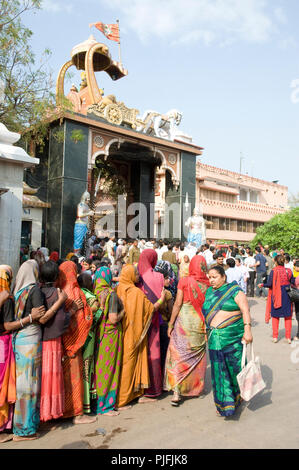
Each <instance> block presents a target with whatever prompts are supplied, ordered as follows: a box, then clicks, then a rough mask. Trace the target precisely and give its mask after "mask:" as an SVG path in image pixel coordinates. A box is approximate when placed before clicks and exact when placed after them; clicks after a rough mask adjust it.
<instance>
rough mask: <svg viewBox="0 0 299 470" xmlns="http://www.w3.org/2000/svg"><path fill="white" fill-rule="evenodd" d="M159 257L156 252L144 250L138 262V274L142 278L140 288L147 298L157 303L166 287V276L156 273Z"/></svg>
mask: <svg viewBox="0 0 299 470" xmlns="http://www.w3.org/2000/svg"><path fill="white" fill-rule="evenodd" d="M157 260H158V255H157V253H156V251H155V250H152V249H146V250H144V251H143V252H142V253H141V255H140V258H139V261H138V272H139V274H140V276H141V282H140V286H139V287H140V288H141V290H142V291H143V292H144V293H145V294H146V295H147V298H148V299H149V300H150V301H151V302H152V303H155V302H156V301H157V300H158V299H159V298H160V295H161V293H162V290H163V287H164V276H163V274H161V273H157V272H155V271H154V268H155V266H156V264H157Z"/></svg>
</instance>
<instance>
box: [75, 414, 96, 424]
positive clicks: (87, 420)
mask: <svg viewBox="0 0 299 470" xmlns="http://www.w3.org/2000/svg"><path fill="white" fill-rule="evenodd" d="M96 420H97V417H96V416H87V415H82V416H75V418H74V419H73V423H74V424H91V423H95V422H96Z"/></svg>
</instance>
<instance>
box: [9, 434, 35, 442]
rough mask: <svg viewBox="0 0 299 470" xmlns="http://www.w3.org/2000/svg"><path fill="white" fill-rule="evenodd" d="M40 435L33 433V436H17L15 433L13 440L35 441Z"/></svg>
mask: <svg viewBox="0 0 299 470" xmlns="http://www.w3.org/2000/svg"><path fill="white" fill-rule="evenodd" d="M38 437H39V436H38V434H32V435H31V436H17V435H16V434H14V435H13V438H12V440H13V441H15V442H20V441H33V440H34V439H38Z"/></svg>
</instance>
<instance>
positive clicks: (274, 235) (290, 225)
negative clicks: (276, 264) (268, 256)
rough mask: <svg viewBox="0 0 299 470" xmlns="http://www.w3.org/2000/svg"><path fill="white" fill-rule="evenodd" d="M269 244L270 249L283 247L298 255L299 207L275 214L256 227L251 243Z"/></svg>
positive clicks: (253, 244)
mask: <svg viewBox="0 0 299 470" xmlns="http://www.w3.org/2000/svg"><path fill="white" fill-rule="evenodd" d="M257 243H262V244H263V245H269V247H270V249H273V248H283V249H284V250H285V251H286V252H288V253H289V254H290V255H292V256H298V255H299V207H295V208H293V209H291V210H290V211H288V212H285V213H284V214H278V215H275V216H274V217H273V218H272V219H271V220H269V221H268V222H266V223H265V224H264V225H262V226H261V227H259V228H258V229H257V233H256V236H255V238H254V239H253V241H252V243H251V247H252V248H254V247H255V246H256V245H257Z"/></svg>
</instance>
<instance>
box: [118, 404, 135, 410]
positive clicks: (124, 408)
mask: <svg viewBox="0 0 299 470" xmlns="http://www.w3.org/2000/svg"><path fill="white" fill-rule="evenodd" d="M131 408H132V405H128V406H121V407H120V408H115V409H116V410H117V411H125V410H130V409H131Z"/></svg>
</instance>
